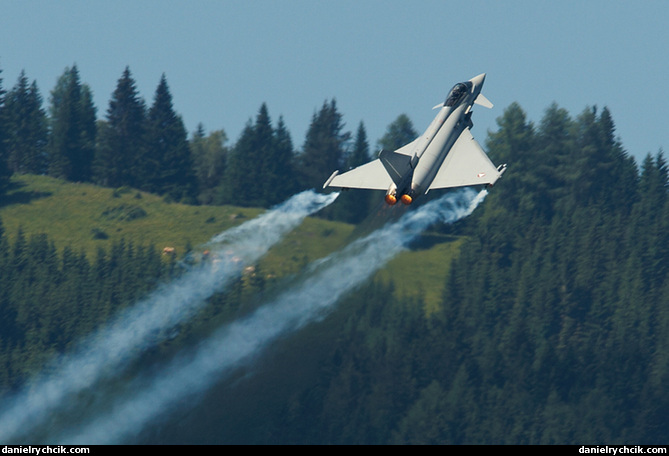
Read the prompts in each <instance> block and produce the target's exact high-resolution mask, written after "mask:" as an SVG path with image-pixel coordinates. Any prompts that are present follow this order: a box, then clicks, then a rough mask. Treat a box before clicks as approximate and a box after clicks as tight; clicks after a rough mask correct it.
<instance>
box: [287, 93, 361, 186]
mask: <svg viewBox="0 0 669 456" xmlns="http://www.w3.org/2000/svg"><path fill="white" fill-rule="evenodd" d="M343 130H344V123H343V121H342V115H341V114H340V113H339V111H338V110H337V102H336V101H335V100H334V99H332V100H331V101H330V102H329V103H328V102H327V101H325V102H323V106H322V107H321V109H320V111H319V112H318V113H315V114H314V115H313V117H312V119H311V124H310V125H309V130H308V131H307V134H306V139H305V141H304V145H303V146H302V153H301V154H300V156H299V157H298V161H299V171H300V174H301V180H302V188H305V189H306V188H322V187H323V183H324V182H325V181H326V179H327V178H328V176H330V175H331V174H332V173H333V172H334V171H335V170H336V169H340V167H341V166H343V165H344V162H343V161H344V156H345V153H346V149H347V146H348V141H349V139H350V137H351V134H350V133H349V132H344V131H343Z"/></svg>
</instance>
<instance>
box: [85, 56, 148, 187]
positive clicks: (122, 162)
mask: <svg viewBox="0 0 669 456" xmlns="http://www.w3.org/2000/svg"><path fill="white" fill-rule="evenodd" d="M101 127H102V128H100V132H99V138H98V148H97V155H96V157H95V162H94V175H95V181H96V182H97V183H99V184H101V185H104V186H107V187H120V186H122V185H128V186H130V187H135V188H137V187H138V186H139V185H141V179H142V178H143V177H145V176H143V175H142V173H143V172H146V167H145V166H144V161H143V160H144V157H145V156H146V144H145V139H146V128H147V126H146V107H145V105H144V100H142V98H141V97H140V96H139V94H138V93H137V88H136V87H135V81H134V80H133V78H132V76H131V74H130V69H129V68H128V67H126V69H125V70H124V71H123V75H122V76H121V78H120V79H119V80H118V83H117V85H116V89H115V90H114V93H113V94H112V99H111V100H110V102H109V108H108V109H107V120H106V122H105V123H104V125H102V126H101Z"/></svg>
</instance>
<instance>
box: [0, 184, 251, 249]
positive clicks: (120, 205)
mask: <svg viewBox="0 0 669 456" xmlns="http://www.w3.org/2000/svg"><path fill="white" fill-rule="evenodd" d="M12 182H13V185H12V189H11V190H10V192H9V193H8V194H7V195H6V196H5V197H3V198H2V200H0V219H1V220H2V223H3V225H4V227H5V232H6V233H7V235H8V236H9V237H10V239H13V238H14V237H15V236H16V233H17V231H18V229H19V227H21V228H22V229H23V232H24V233H25V235H26V236H27V237H29V236H30V235H32V234H37V233H47V234H48V235H49V238H50V239H51V240H52V241H53V242H54V243H55V245H56V247H57V248H59V249H62V248H64V247H65V246H67V245H69V246H71V247H72V248H73V249H74V250H75V251H80V250H82V249H83V250H84V251H85V252H86V253H87V254H88V255H89V256H91V257H93V256H94V254H95V251H96V250H97V248H98V247H103V248H105V249H106V248H108V247H109V246H110V245H111V244H112V243H113V242H114V241H118V240H120V239H121V238H124V239H125V240H127V241H132V242H134V243H136V244H150V245H155V246H156V247H158V248H160V249H162V248H163V247H167V246H169V247H175V248H176V250H177V252H184V250H185V248H186V245H187V244H188V243H190V244H191V245H198V244H200V243H203V242H205V241H206V240H208V239H209V238H210V237H211V236H213V235H214V234H216V233H219V232H221V231H223V230H225V229H227V228H229V227H231V226H233V225H237V224H239V223H241V222H243V221H244V220H247V219H249V218H253V217H255V216H256V215H258V214H259V213H260V212H261V210H259V209H246V208H237V207H229V206H222V207H213V206H188V205H184V204H176V203H165V202H164V201H163V199H162V198H160V197H158V196H155V195H151V194H148V193H144V192H139V191H137V190H133V189H117V190H114V189H109V188H102V187H97V186H94V185H90V184H73V183H68V182H64V181H61V180H58V179H54V178H51V177H46V176H33V175H23V176H15V177H14V178H13V179H12Z"/></svg>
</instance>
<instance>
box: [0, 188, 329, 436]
mask: <svg viewBox="0 0 669 456" xmlns="http://www.w3.org/2000/svg"><path fill="white" fill-rule="evenodd" d="M338 195H339V194H338V193H331V194H329V195H322V194H317V193H315V192H313V191H311V190H309V191H305V192H302V193H299V194H297V195H295V196H293V197H292V198H290V199H289V200H287V201H286V202H284V203H283V204H281V205H279V206H277V207H275V208H274V209H271V210H269V211H267V212H266V213H264V214H262V215H260V216H259V217H257V218H255V219H253V220H250V221H248V222H246V223H243V224H242V225H239V226H237V227H235V228H231V229H230V230H227V231H225V232H223V233H221V234H219V235H218V236H216V237H214V238H213V239H212V240H211V241H210V242H209V244H208V246H210V249H211V250H212V252H213V253H212V256H216V257H217V260H215V261H216V262H215V263H213V262H212V263H203V264H202V267H201V268H194V269H193V270H191V271H189V272H187V273H186V274H184V275H183V276H182V277H180V278H179V279H177V280H175V281H174V282H171V283H168V284H165V285H163V286H161V287H160V288H159V289H158V290H156V291H155V292H153V293H152V294H151V295H149V296H148V297H147V298H145V299H144V300H142V301H141V302H139V303H138V304H136V305H135V306H133V307H132V308H130V309H128V310H127V311H124V312H123V313H122V314H121V315H120V316H118V317H117V318H116V319H115V320H114V321H113V322H112V323H111V324H110V325H108V326H106V327H104V328H102V329H101V330H99V331H98V332H97V333H95V334H94V335H93V336H91V337H89V338H88V339H86V340H84V342H83V343H82V344H80V346H79V349H78V351H75V352H74V353H73V354H70V355H67V356H64V357H62V358H61V359H58V360H56V362H55V363H54V366H51V367H50V368H49V369H47V370H48V371H50V372H49V373H48V374H45V375H43V376H42V377H41V378H39V379H37V380H36V381H33V382H31V384H29V385H28V386H27V387H26V388H24V390H23V391H20V392H19V393H18V394H17V395H15V396H14V397H12V398H11V399H9V400H6V401H5V404H4V406H3V407H2V409H3V410H4V412H3V413H2V415H0V441H1V442H9V441H10V439H11V438H13V437H15V436H16V435H17V434H26V432H28V431H29V430H30V428H31V427H34V426H36V425H38V424H39V423H40V422H41V421H43V420H44V419H46V418H47V417H48V414H49V412H50V411H52V410H53V409H55V408H58V407H60V406H62V405H63V404H65V403H66V402H67V398H68V396H70V395H72V394H73V393H76V392H78V391H82V390H84V389H87V388H89V387H91V386H92V385H94V384H95V383H96V382H97V381H99V380H100V379H102V378H106V377H110V376H113V375H117V374H118V373H119V372H120V371H122V368H123V367H126V366H127V365H128V363H129V362H130V361H132V359H133V357H134V356H136V355H137V354H139V353H141V351H143V350H145V349H147V348H149V347H151V346H153V345H155V344H156V343H158V342H160V341H161V340H162V339H164V338H165V337H166V336H167V335H169V331H168V330H169V329H170V328H173V327H174V326H175V325H176V324H178V323H179V322H182V321H185V320H186V319H188V318H190V317H192V316H193V315H194V314H195V313H196V312H197V311H198V310H199V309H200V308H201V307H202V305H203V303H204V302H205V300H206V299H207V298H208V297H210V296H211V295H212V294H214V293H215V292H217V291H220V290H222V289H223V287H225V285H226V284H228V283H229V282H230V281H231V279H233V278H234V277H237V276H238V275H239V273H240V272H241V270H242V269H243V267H244V266H247V265H248V264H250V263H254V262H255V261H257V260H258V259H259V258H260V257H261V256H263V255H264V254H265V253H266V252H267V251H268V250H269V248H270V247H271V246H272V245H274V244H276V243H277V242H278V241H279V240H281V239H282V238H283V236H285V235H286V234H287V233H288V232H290V231H291V230H293V229H294V228H295V227H297V226H298V225H299V224H300V223H301V222H302V221H303V220H304V218H305V217H307V216H308V215H310V214H312V213H314V212H316V211H318V210H320V209H322V208H324V207H325V206H327V205H329V204H331V203H332V202H333V201H334V200H335V199H336V198H337V196H338Z"/></svg>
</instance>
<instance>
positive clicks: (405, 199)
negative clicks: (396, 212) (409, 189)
mask: <svg viewBox="0 0 669 456" xmlns="http://www.w3.org/2000/svg"><path fill="white" fill-rule="evenodd" d="M401 199H402V202H403V203H404V204H406V205H409V204H411V203H412V202H413V198H412V197H410V196H409V195H406V194H404V195H402V198H401Z"/></svg>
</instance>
